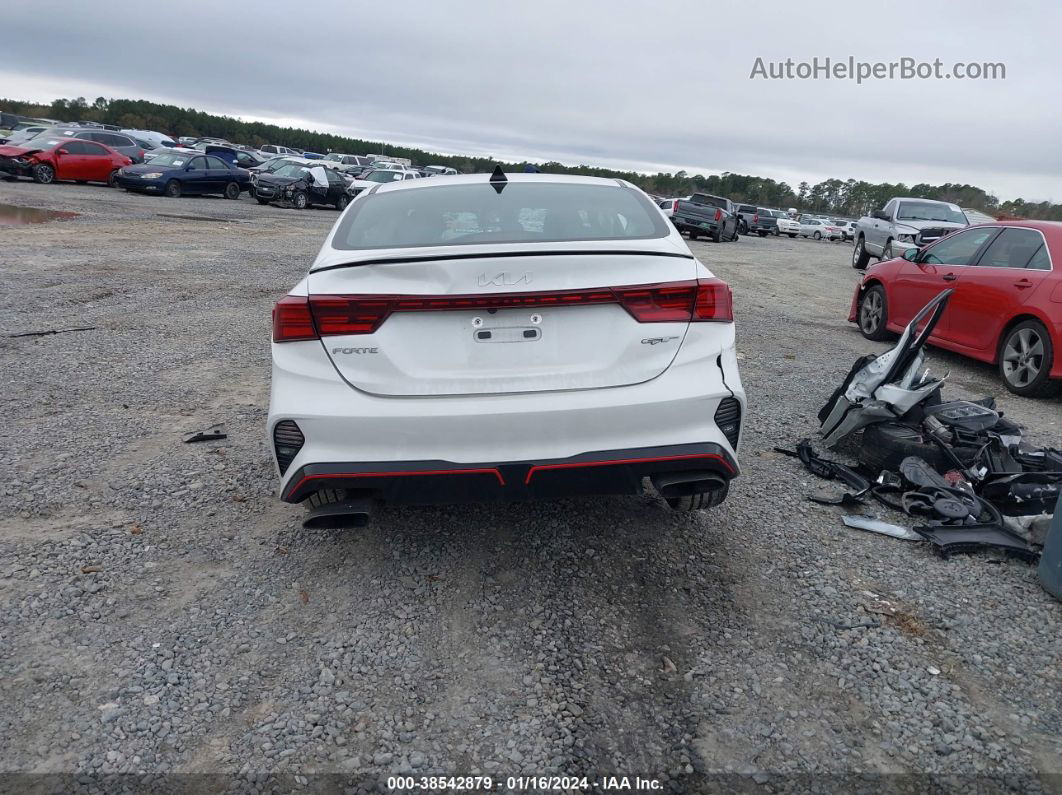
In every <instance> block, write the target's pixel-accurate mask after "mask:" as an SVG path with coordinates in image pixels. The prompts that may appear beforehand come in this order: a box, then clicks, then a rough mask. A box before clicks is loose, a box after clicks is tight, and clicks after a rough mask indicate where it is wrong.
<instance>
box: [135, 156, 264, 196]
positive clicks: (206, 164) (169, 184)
mask: <svg viewBox="0 0 1062 795" xmlns="http://www.w3.org/2000/svg"><path fill="white" fill-rule="evenodd" d="M117 182H118V186H119V187H122V188H125V189H126V190H131V191H138V192H141V193H158V194H162V195H163V196H169V197H170V198H173V199H175V198H177V197H178V196H183V195H195V194H205V193H220V194H221V195H222V196H224V197H225V198H226V199H238V198H240V193H241V192H242V191H245V190H247V189H248V188H250V186H251V177H250V174H248V172H247V170H246V169H243V168H238V167H236V166H233V165H231V164H229V163H226V162H225V161H224V160H222V159H221V158H220V157H218V156H217V155H207V154H199V153H197V152H193V151H183V152H178V151H173V152H165V153H163V154H161V155H155V157H153V158H151V160H149V161H148V162H147V163H144V164H142V165H138V166H128V167H126V168H123V169H122V170H121V171H119V172H118V178H117Z"/></svg>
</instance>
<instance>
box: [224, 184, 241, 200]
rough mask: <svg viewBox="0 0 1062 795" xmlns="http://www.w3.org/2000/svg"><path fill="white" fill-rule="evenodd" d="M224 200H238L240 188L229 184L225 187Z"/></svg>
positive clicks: (237, 185)
mask: <svg viewBox="0 0 1062 795" xmlns="http://www.w3.org/2000/svg"><path fill="white" fill-rule="evenodd" d="M224 195H225V198H226V199H238V198H240V186H239V184H237V183H235V182H230V183H229V184H228V185H226V186H225V194H224Z"/></svg>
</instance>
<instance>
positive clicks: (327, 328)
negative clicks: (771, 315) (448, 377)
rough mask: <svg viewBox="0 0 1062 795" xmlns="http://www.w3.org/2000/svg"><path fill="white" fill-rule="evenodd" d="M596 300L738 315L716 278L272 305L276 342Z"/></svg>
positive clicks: (644, 310) (671, 314)
mask: <svg viewBox="0 0 1062 795" xmlns="http://www.w3.org/2000/svg"><path fill="white" fill-rule="evenodd" d="M591 304H619V305H620V306H622V307H623V308H624V309H625V310H627V312H628V313H629V314H630V315H631V317H633V318H634V319H635V320H637V321H638V322H639V323H674V322H680V323H681V322H686V323H689V322H717V323H730V322H733V320H734V309H733V299H732V296H731V292H730V287H729V285H727V283H726V282H724V281H721V280H719V279H715V278H712V279H698V280H693V281H687V282H671V283H668V284H649V285H642V286H637V287H601V288H594V289H589V290H549V291H541V292H532V293H497V294H493V295H489V294H479V295H430V296H429V295H313V296H309V297H306V296H300V295H288V296H285V297H284V298H282V299H280V300H279V301H278V302H277V304H276V306H275V307H273V342H296V341H298V340H313V339H318V338H319V337H329V336H345V335H349V334H372V333H373V332H375V331H376V330H377V329H379V328H380V326H382V325H383V323H384V321H385V320H387V318H388V317H390V316H391V315H392V314H394V313H396V312H436V311H452V310H459V309H466V310H467V309H518V308H547V307H559V306H588V305H591Z"/></svg>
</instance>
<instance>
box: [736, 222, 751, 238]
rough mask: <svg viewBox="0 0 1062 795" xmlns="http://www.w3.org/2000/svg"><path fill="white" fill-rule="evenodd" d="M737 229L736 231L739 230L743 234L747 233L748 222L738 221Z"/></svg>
mask: <svg viewBox="0 0 1062 795" xmlns="http://www.w3.org/2000/svg"><path fill="white" fill-rule="evenodd" d="M737 230H738V232H740V233H741V234H743V235H747V234H748V233H749V225H748V224H746V223H745V222H744V221H742V222H741V223H739V224H738V225H737Z"/></svg>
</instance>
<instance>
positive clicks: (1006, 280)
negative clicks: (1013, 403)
mask: <svg viewBox="0 0 1062 795" xmlns="http://www.w3.org/2000/svg"><path fill="white" fill-rule="evenodd" d="M1056 256H1057V257H1058V258H1059V268H1060V269H1062V224H1060V223H1054V222H1051V221H998V222H996V223H993V224H983V225H980V226H973V227H970V228H968V229H963V230H961V231H959V232H955V233H953V234H951V235H948V236H947V237H945V238H941V239H940V240H938V241H937V242H935V243H933V244H932V245H929V246H927V247H925V248H922V249H913V248H912V249H908V250H907V251H905V252H904V254H903V256H902V257H898V258H896V259H891V260H887V261H885V262H880V263H878V264H876V265H873V266H872V267H870V269H868V270H867V272H866V275H865V276H864V277H863V280H862V281H861V282H860V283H859V286H858V287H857V288H856V292H855V295H854V296H853V298H852V307H851V311H850V312H849V315H848V321H849V322H850V323H857V322H858V324H859V330H860V331H862V332H863V336H864V337H866V338H867V339H871V340H882V339H885V338H886V337H888V335H889V333H890V332H899V331H902V330H903V328H904V326H905V325H906V324H907V323H908V322H910V320H911V318H912V317H914V315H915V314H916V313H917V312H918V310H919V309H921V308H922V307H923V306H925V304H927V303H929V300H930V299H931V298H932V297H933V296H935V295H937V294H938V293H939V292H941V291H942V290H945V289H947V288H949V287H950V288H952V289H954V290H955V293H954V294H953V295H952V297H951V300H950V301H949V303H948V308H947V309H946V310H945V312H944V316H943V317H942V318H941V320H940V323H939V324H937V327H936V329H935V330H934V332H933V335H932V336H931V337H930V342H931V343H933V344H934V345H938V346H940V347H941V348H947V349H948V350H950V351H955V352H956V353H961V354H964V355H966V356H970V357H972V358H974V359H979V360H981V361H983V362H989V363H992V364H997V365H998V366H999V372H1000V375H1001V376H1002V377H1003V381H1004V383H1005V384H1006V385H1007V389H1009V390H1010V391H1011V392H1014V393H1015V394H1018V395H1026V396H1029V397H1050V396H1052V395H1055V394H1058V392H1059V391H1060V390H1062V381H1060V380H1059V379H1062V354H1056V353H1055V351H1057V350H1059V347H1060V346H1062V270H1055V268H1054V264H1053V263H1054V257H1056Z"/></svg>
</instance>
